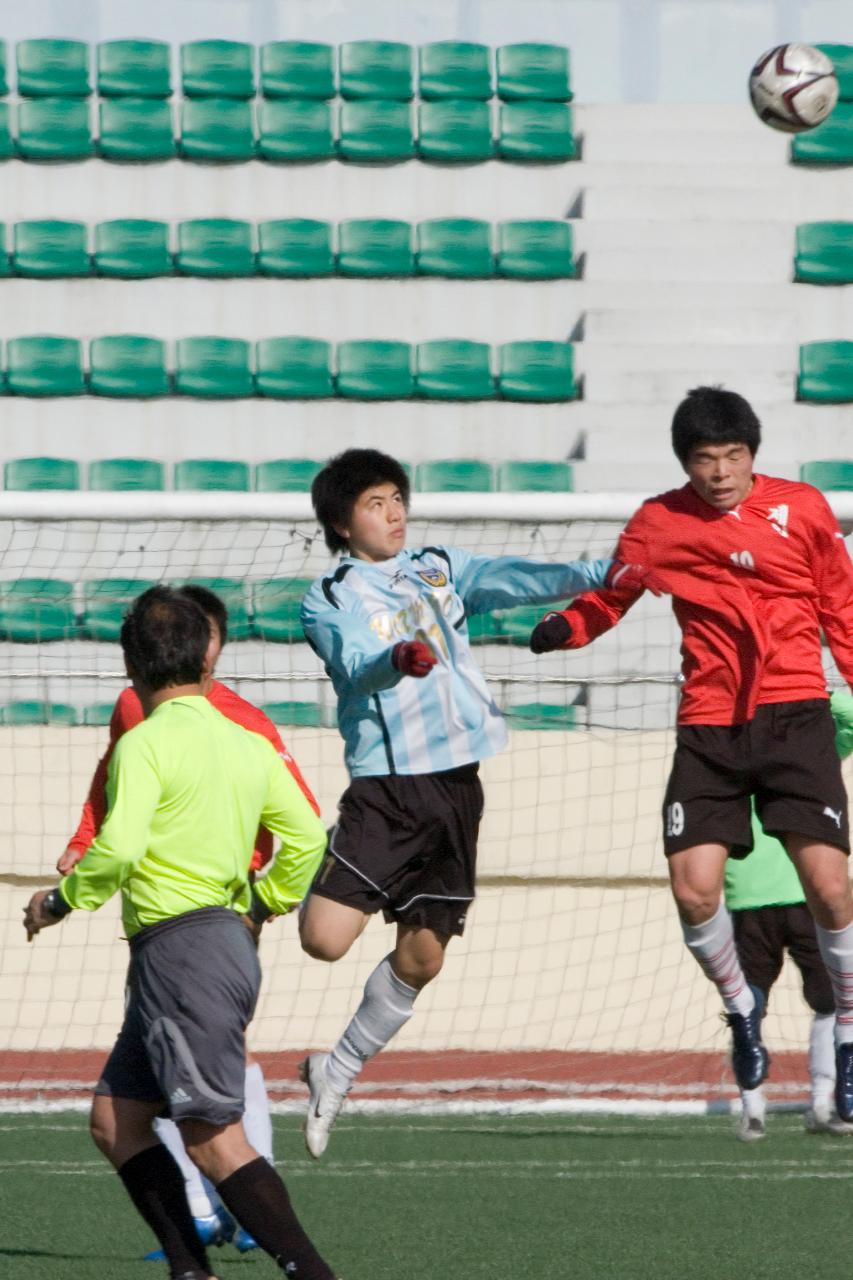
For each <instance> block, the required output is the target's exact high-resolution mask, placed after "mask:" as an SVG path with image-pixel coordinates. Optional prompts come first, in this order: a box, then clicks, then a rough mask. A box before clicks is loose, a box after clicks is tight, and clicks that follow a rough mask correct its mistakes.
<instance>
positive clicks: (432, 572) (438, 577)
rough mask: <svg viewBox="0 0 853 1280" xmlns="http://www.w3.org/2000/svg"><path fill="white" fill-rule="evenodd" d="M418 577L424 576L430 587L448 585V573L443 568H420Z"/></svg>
mask: <svg viewBox="0 0 853 1280" xmlns="http://www.w3.org/2000/svg"><path fill="white" fill-rule="evenodd" d="M418 577H419V578H422V579H423V581H424V582H425V583H426V584H427V586H428V587H446V586H447V574H446V573H444V572H443V571H442V570H441V569H419V570H418Z"/></svg>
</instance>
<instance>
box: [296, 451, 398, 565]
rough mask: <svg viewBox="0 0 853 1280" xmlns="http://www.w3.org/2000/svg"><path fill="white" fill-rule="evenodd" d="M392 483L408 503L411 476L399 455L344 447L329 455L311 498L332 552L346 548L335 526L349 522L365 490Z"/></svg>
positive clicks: (319, 473)
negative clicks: (394, 456)
mask: <svg viewBox="0 0 853 1280" xmlns="http://www.w3.org/2000/svg"><path fill="white" fill-rule="evenodd" d="M378 484H393V485H396V486H397V488H398V489H399V490H400V495H401V497H402V499H403V502H404V504H405V506H406V507H407V508H408V506H409V477H408V476H407V475H406V472H405V470H404V468H403V467H402V466H401V465H400V463H399V462H398V461H397V459H396V458H391V457H389V455H388V454H387V453H380V452H379V450H378V449H345V450H344V452H343V453H339V454H336V455H335V457H334V458H330V459H329V461H328V462H327V463H326V465H325V466H324V467H323V470H322V471H318V472H317V475H316V476H315V477H314V482H313V484H312V485H311V501H312V503H313V504H314V511H315V512H316V515H317V519H318V520H319V521H320V524H321V525H322V526H323V536H324V537H325V539H326V546H327V547H328V548H329V550H330V551H344V550H345V549H346V545H347V540H346V538H344V537H343V536H342V535H341V534H340V533H338V530H337V529H336V528H335V525H338V526H339V527H340V526H345V525H348V524H349V521H350V517H351V515H352V509H353V507H354V506H355V504H356V502H357V500H358V499H359V497H360V496H361V494H363V493H364V491H365V489H372V488H373V487H374V486H375V485H378Z"/></svg>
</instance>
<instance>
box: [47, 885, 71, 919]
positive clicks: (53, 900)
mask: <svg viewBox="0 0 853 1280" xmlns="http://www.w3.org/2000/svg"><path fill="white" fill-rule="evenodd" d="M41 905H42V910H43V911H45V912H47V914H48V915H49V916H52V917H53V919H54V920H64V919H65V917H66V916H67V915H68V914H69V913H70V912H71V911H73V909H74V908H73V907H72V906H70V904H69V903H67V902H66V901H65V899H64V898H63V896H62V894H61V893H60V892H59V890H58V889H51V891H50V893H49V894H48V895H47V897H46V898H45V899H44V900H43V902H42V904H41Z"/></svg>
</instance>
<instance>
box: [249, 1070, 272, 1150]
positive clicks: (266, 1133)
mask: <svg viewBox="0 0 853 1280" xmlns="http://www.w3.org/2000/svg"><path fill="white" fill-rule="evenodd" d="M243 1129H244V1131H245V1134H246V1138H247V1140H248V1141H249V1142H250V1143H251V1145H252V1146H253V1147H254V1148H255V1150H256V1151H257V1153H258V1155H259V1156H263V1157H264V1159H265V1160H268V1161H269V1163H270V1164H275V1161H274V1160H273V1155H272V1120H271V1118H270V1100H269V1098H268V1097H267V1086H266V1084H265V1083H264V1073H263V1071H262V1070H261V1064H260V1063H259V1062H253V1063H252V1065H251V1066H249V1067H246V1110H245V1111H244V1112H243Z"/></svg>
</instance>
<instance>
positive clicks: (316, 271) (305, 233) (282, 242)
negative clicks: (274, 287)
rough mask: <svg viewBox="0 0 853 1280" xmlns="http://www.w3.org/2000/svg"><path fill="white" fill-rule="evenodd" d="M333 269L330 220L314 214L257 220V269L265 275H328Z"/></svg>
mask: <svg viewBox="0 0 853 1280" xmlns="http://www.w3.org/2000/svg"><path fill="white" fill-rule="evenodd" d="M334 270H335V249H334V244H333V242H332V224H331V223H330V222H321V221H319V220H318V219H316V218H281V219H278V220H272V221H269V222H260V223H258V271H260V272H262V273H263V274H264V275H268V276H297V277H310V276H330V275H332V274H333V272H334Z"/></svg>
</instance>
